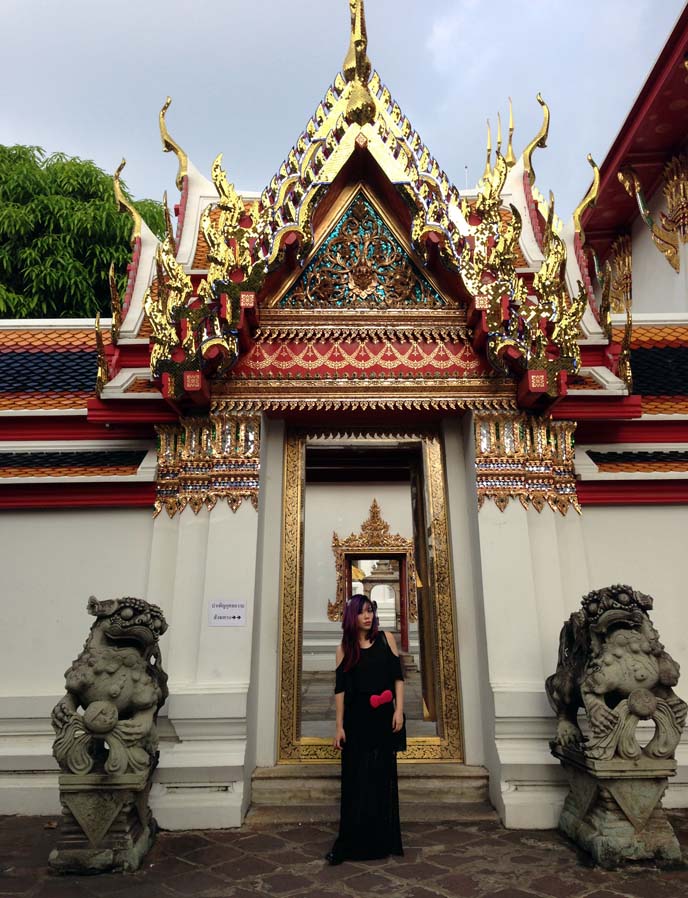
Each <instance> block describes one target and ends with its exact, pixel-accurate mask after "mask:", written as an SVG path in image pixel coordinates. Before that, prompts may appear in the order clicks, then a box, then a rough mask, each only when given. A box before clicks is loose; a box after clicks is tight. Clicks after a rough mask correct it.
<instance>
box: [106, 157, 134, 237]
mask: <svg viewBox="0 0 688 898" xmlns="http://www.w3.org/2000/svg"><path fill="white" fill-rule="evenodd" d="M126 164H127V160H126V159H122V161H121V162H120V164H119V165H118V166H117V169H116V171H115V174H114V175H113V178H112V182H113V187H114V190H115V201H116V203H117V208H118V209H119V211H120V212H126V213H127V215H131V220H132V222H133V226H132V229H131V238H130V240H131V245H132V246H133V245H134V242H135V241H136V239H137V238H139V237H140V236H141V213H140V212H138V210H136V209H135V208H134V206H133V205H132V204H131V202H130V201H129V200H128V199H127V198H126V196H125V195H124V191H123V190H122V185H121V183H120V175H121V174H122V169H123V168H124V166H125V165H126Z"/></svg>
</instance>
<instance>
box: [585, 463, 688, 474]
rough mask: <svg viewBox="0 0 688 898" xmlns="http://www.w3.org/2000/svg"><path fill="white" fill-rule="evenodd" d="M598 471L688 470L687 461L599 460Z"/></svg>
mask: <svg viewBox="0 0 688 898" xmlns="http://www.w3.org/2000/svg"><path fill="white" fill-rule="evenodd" d="M597 467H598V469H599V470H600V471H604V472H607V473H612V472H613V473H622V472H623V473H644V474H651V473H652V472H654V471H656V472H658V473H666V472H669V471H688V461H613V462H605V461H600V462H598V463H597Z"/></svg>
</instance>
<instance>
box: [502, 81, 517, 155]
mask: <svg viewBox="0 0 688 898" xmlns="http://www.w3.org/2000/svg"><path fill="white" fill-rule="evenodd" d="M513 137H514V109H513V106H512V105H511V97H509V142H508V144H507V148H506V156H505V157H504V158H505V159H506V164H507V165H508V166H509V168H513V167H514V165H516V154H515V153H514V143H513Z"/></svg>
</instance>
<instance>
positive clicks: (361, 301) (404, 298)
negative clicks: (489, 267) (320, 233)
mask: <svg viewBox="0 0 688 898" xmlns="http://www.w3.org/2000/svg"><path fill="white" fill-rule="evenodd" d="M444 305H445V301H444V300H443V299H442V298H441V297H440V296H439V294H438V293H437V291H436V290H434V289H433V288H432V287H431V286H430V284H429V283H428V282H427V281H426V279H425V278H424V277H422V275H421V274H420V272H419V271H418V269H417V268H416V266H415V265H414V264H413V262H412V261H411V260H410V258H409V257H408V255H407V253H406V252H405V250H404V249H403V248H402V246H401V244H400V243H399V241H398V240H397V239H396V237H395V236H394V235H393V234H392V232H391V230H390V229H389V227H388V226H387V225H386V224H385V222H384V221H383V220H382V218H381V217H380V215H379V214H378V212H377V211H376V210H375V209H374V207H373V205H372V203H371V202H370V201H369V200H368V199H367V198H366V197H364V196H363V194H362V193H358V194H357V195H356V196H355V197H354V199H353V201H352V202H351V204H350V206H349V208H348V209H347V210H346V212H345V213H344V215H343V216H342V217H341V219H340V220H339V222H338V223H337V225H336V227H335V228H334V229H333V231H332V233H331V234H330V235H329V237H328V238H327V239H326V240H325V242H324V244H323V245H322V246H321V247H320V249H319V250H318V252H317V253H316V256H315V258H314V259H313V260H312V261H311V262H310V264H309V265H308V266H307V268H306V270H305V272H304V273H303V275H302V276H301V277H300V279H299V281H298V282H297V283H296V285H295V286H294V287H293V288H292V289H291V290H290V291H289V293H288V294H287V295H286V296H285V297H284V299H282V300H281V302H280V303H279V306H280V307H281V308H289V309H313V308H320V309H322V308H336V309H351V308H376V309H380V308H383V309H384V308H388V309H403V308H409V307H410V308H414V307H419V308H442V307H443V306H444Z"/></svg>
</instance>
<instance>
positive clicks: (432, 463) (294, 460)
mask: <svg viewBox="0 0 688 898" xmlns="http://www.w3.org/2000/svg"><path fill="white" fill-rule="evenodd" d="M352 436H353V434H352ZM355 436H358V437H366V436H368V437H369V438H370V439H374V440H375V442H376V444H378V445H379V444H384V443H385V442H387V443H393V444H394V445H399V444H405V445H407V446H412V445H416V446H420V448H421V450H422V459H423V481H424V486H425V514H426V521H427V525H428V528H429V530H430V539H429V540H428V542H429V544H430V545H432V547H433V550H432V551H431V552H430V553H429V559H428V561H429V573H430V577H429V584H430V595H431V596H432V597H433V599H432V600H433V603H434V609H433V612H434V613H433V620H434V637H435V640H436V657H435V661H436V665H437V667H436V671H435V675H436V680H437V685H438V687H439V688H438V697H439V710H440V712H441V713H440V715H439V716H438V724H439V728H440V735H439V736H416V737H409V739H408V750H407V751H406V752H404V753H403V755H400V756H399V760H400V761H401V762H403V761H413V762H418V761H453V762H457V761H458V762H461V761H463V742H462V734H461V708H460V693H459V679H458V676H459V665H458V647H457V640H456V629H455V625H454V598H453V591H452V578H451V569H450V551H449V528H448V523H447V503H446V486H445V477H444V458H443V450H442V441H441V438H440V435H439V433H438V432H437V431H434V430H428V431H422V432H419V433H412V434H409V433H406V432H404V431H400V432H395V431H389V432H386V433H384V434H380V433H379V432H377V431H373V430H371V431H366V430H365V429H361V430H360V431H357V432H356V434H355ZM319 437H320V438H324V437H330V438H332V439H334V438H335V437H338V435H337V434H335V433H331V432H329V431H328V430H307V431H304V430H296V429H295V430H292V431H288V432H287V434H286V436H285V445H284V486H283V493H282V553H281V561H282V569H281V578H280V655H279V696H278V709H279V711H278V728H277V729H278V746H277V762H278V763H279V764H289V763H292V764H293V763H304V762H305V763H322V762H326V761H331V762H335V761H338V760H339V757H340V755H339V752H338V751H337V750H336V749H335V748H334V747H333V746H332V741H331V740H330V739H324V738H318V737H309V736H300V735H299V721H300V716H301V668H302V637H303V527H304V515H303V502H304V493H305V472H306V446H307V445H308V444H309V443H314V442H316V441H317V439H318V438H319ZM338 442H339V440H338ZM341 442H342V443H346V442H348V441H347V440H346V439H341ZM333 726H334V722H333Z"/></svg>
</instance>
